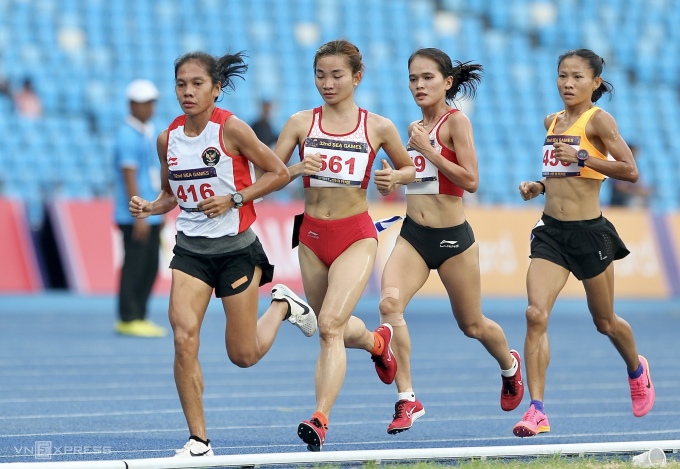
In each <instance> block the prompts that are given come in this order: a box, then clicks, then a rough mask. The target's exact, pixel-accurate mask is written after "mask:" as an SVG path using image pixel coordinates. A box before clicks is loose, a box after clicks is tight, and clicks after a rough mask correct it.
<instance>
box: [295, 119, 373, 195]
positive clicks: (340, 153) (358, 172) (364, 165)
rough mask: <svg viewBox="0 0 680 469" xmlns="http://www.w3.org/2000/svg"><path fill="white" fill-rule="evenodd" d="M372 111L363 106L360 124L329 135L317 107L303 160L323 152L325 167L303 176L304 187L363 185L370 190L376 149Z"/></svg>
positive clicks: (303, 151)
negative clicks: (371, 128) (370, 137)
mask: <svg viewBox="0 0 680 469" xmlns="http://www.w3.org/2000/svg"><path fill="white" fill-rule="evenodd" d="M367 115H368V112H367V111H366V110H364V109H359V118H358V122H357V126H356V127H355V129H354V130H353V131H351V132H350V133H348V134H342V135H336V134H329V133H326V132H324V131H323V129H322V128H321V107H317V108H315V109H314V114H313V118H312V127H311V128H310V129H309V133H308V134H307V138H306V139H305V144H304V145H303V148H301V149H300V160H302V159H304V157H305V155H310V154H314V153H320V154H321V170H320V171H319V172H318V173H316V174H314V175H312V176H303V178H302V179H303V182H304V187H360V188H362V189H366V188H367V187H368V182H369V181H370V179H371V167H372V165H373V160H374V159H375V152H374V151H373V148H371V144H370V143H369V141H368V136H367V135H368V131H367V127H366V118H367Z"/></svg>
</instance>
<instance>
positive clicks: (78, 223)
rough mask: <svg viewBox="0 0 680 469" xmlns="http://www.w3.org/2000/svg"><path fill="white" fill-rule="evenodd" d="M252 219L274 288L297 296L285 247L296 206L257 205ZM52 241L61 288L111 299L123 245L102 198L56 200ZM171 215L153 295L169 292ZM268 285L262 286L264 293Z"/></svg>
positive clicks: (291, 255) (293, 262) (296, 268)
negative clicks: (58, 260) (279, 285)
mask: <svg viewBox="0 0 680 469" xmlns="http://www.w3.org/2000/svg"><path fill="white" fill-rule="evenodd" d="M256 210H257V213H258V220H257V222H256V223H255V225H253V230H254V231H255V232H256V233H257V235H258V237H259V238H260V241H261V242H262V246H263V247H264V249H265V252H266V253H267V256H268V257H269V262H271V263H272V264H273V265H274V267H275V269H274V283H285V284H286V285H288V286H289V287H290V288H292V289H293V290H295V291H298V292H302V280H301V277H300V265H299V263H298V259H297V249H295V250H293V249H292V248H291V241H290V240H291V235H292V232H293V217H294V215H295V214H297V213H301V212H302V211H303V204H302V202H296V203H292V204H291V203H286V204H277V203H258V204H257V205H256ZM50 211H51V214H52V220H53V226H54V230H55V236H56V238H57V243H58V245H59V249H60V252H61V254H62V259H63V260H64V270H65V274H66V278H67V283H68V286H69V288H70V289H72V290H74V291H76V292H78V293H82V294H114V293H115V292H117V290H118V281H119V276H120V269H121V266H122V261H123V242H122V237H121V234H120V231H119V230H118V227H117V226H116V225H115V224H114V222H113V221H112V220H113V219H112V216H113V205H112V202H111V201H110V200H108V199H99V200H87V201H77V200H57V201H55V202H54V203H53V204H52V205H51V207H50ZM176 216H177V210H174V211H172V212H170V213H169V214H167V215H166V222H165V226H164V228H163V230H162V232H161V256H160V261H159V263H160V265H159V271H158V278H157V279H156V284H155V285H154V293H157V294H167V293H169V292H170V284H171V281H172V274H171V270H170V269H169V265H170V261H171V260H172V255H173V254H172V249H173V247H174V246H175V233H176V231H175V218H176ZM271 287H272V285H265V286H263V287H262V292H263V294H268V293H269V291H270V290H271Z"/></svg>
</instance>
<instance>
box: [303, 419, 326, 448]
mask: <svg viewBox="0 0 680 469" xmlns="http://www.w3.org/2000/svg"><path fill="white" fill-rule="evenodd" d="M326 430H328V427H327V426H326V425H323V424H322V423H321V422H320V421H319V419H318V418H316V417H312V418H311V419H310V420H303V421H302V422H300V425H298V436H299V437H300V439H301V440H302V441H304V442H305V443H307V449H308V450H309V451H321V448H322V447H323V442H324V441H325V440H326Z"/></svg>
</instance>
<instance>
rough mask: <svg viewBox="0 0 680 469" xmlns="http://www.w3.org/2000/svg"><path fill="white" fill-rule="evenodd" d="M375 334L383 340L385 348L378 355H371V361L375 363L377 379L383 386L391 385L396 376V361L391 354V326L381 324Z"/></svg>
mask: <svg viewBox="0 0 680 469" xmlns="http://www.w3.org/2000/svg"><path fill="white" fill-rule="evenodd" d="M375 332H376V333H377V334H379V335H380V336H381V337H382V338H383V339H385V346H384V347H383V349H382V353H381V354H380V355H371V360H373V362H374V363H375V371H376V372H377V373H378V378H380V381H382V382H383V383H385V384H392V381H394V377H395V376H396V375H397V360H396V359H395V358H394V353H392V346H391V343H392V333H393V331H392V326H391V325H390V324H381V325H380V326H379V327H378V328H377V329H376V330H375Z"/></svg>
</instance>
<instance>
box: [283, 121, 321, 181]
mask: <svg viewBox="0 0 680 469" xmlns="http://www.w3.org/2000/svg"><path fill="white" fill-rule="evenodd" d="M311 118H312V117H311V112H310V111H300V112H297V113H295V114H293V115H292V116H291V117H290V118H289V119H288V121H287V122H286V124H285V125H284V126H283V129H282V130H281V133H280V134H279V138H278V140H277V141H276V147H275V148H274V153H276V156H278V157H279V159H280V160H281V161H283V163H284V164H288V161H289V160H290V157H291V155H292V154H293V151H294V150H295V147H297V146H298V145H299V144H300V136H301V135H305V134H306V133H307V131H308V130H309V126H310V125H311ZM320 170H321V155H320V154H318V153H315V154H313V155H307V156H305V157H304V159H303V160H302V161H300V162H299V163H295V164H293V165H290V166H289V167H288V171H289V172H290V180H291V181H292V180H293V179H295V178H297V177H299V176H309V175H311V174H316V173H318V172H319V171H320Z"/></svg>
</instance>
